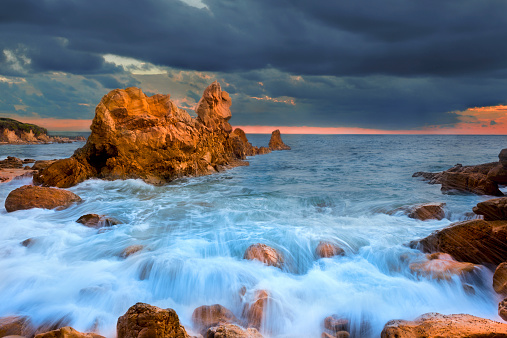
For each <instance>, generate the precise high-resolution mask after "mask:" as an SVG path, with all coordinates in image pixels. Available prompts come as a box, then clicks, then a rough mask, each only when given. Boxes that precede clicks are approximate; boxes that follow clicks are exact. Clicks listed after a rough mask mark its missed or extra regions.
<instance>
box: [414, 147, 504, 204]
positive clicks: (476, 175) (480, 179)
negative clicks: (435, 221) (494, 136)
mask: <svg viewBox="0 0 507 338" xmlns="http://www.w3.org/2000/svg"><path fill="white" fill-rule="evenodd" d="M506 154H507V149H502V151H501V152H500V154H499V155H498V158H499V161H498V162H491V163H485V164H479V165H474V166H463V165H461V164H456V165H455V166H454V167H452V168H450V169H448V170H445V171H442V172H438V173H428V172H417V173H415V174H414V175H412V176H413V177H422V178H423V179H425V180H427V181H429V183H430V184H442V188H441V190H442V191H443V192H446V193H452V192H453V191H459V192H472V193H475V194H478V195H492V196H502V195H503V193H502V192H501V191H500V190H499V189H498V185H499V184H501V185H506V184H507V159H506V157H505V155H506Z"/></svg>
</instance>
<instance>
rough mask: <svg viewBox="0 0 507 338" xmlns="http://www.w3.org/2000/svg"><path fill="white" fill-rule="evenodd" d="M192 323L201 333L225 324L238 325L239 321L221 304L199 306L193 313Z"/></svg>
mask: <svg viewBox="0 0 507 338" xmlns="http://www.w3.org/2000/svg"><path fill="white" fill-rule="evenodd" d="M192 322H193V323H194V325H195V326H196V327H197V328H198V329H199V331H201V332H203V333H204V332H206V330H207V329H209V328H210V327H212V326H217V325H220V324H223V323H237V322H238V319H237V318H236V316H234V314H233V313H232V312H231V311H230V310H229V309H227V308H226V307H224V306H222V305H220V304H214V305H203V306H199V307H198V308H197V309H195V310H194V312H193V313H192Z"/></svg>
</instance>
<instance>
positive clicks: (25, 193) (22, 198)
mask: <svg viewBox="0 0 507 338" xmlns="http://www.w3.org/2000/svg"><path fill="white" fill-rule="evenodd" d="M75 202H81V198H80V197H79V196H78V195H76V194H74V193H73V192H70V191H67V190H63V189H57V188H47V187H38V186H33V185H24V186H22V187H20V188H17V189H14V190H13V191H11V192H10V193H9V195H8V196H7V198H6V200H5V209H6V210H7V211H8V212H12V211H16V210H26V209H32V208H43V209H55V208H58V209H59V210H60V209H65V208H68V207H69V206H70V205H71V204H73V203H75Z"/></svg>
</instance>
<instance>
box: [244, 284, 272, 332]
mask: <svg viewBox="0 0 507 338" xmlns="http://www.w3.org/2000/svg"><path fill="white" fill-rule="evenodd" d="M268 299H269V293H268V292H267V291H266V290H258V291H256V292H255V294H254V301H253V303H252V304H250V305H247V306H246V307H245V309H244V310H243V315H244V316H245V317H246V319H247V321H248V327H255V328H256V329H259V328H260V327H261V324H262V319H263V317H264V311H265V307H266V305H267V302H268Z"/></svg>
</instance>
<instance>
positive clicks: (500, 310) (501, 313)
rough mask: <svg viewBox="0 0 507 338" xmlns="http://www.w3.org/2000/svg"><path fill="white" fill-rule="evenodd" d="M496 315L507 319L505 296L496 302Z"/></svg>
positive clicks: (506, 299)
mask: <svg viewBox="0 0 507 338" xmlns="http://www.w3.org/2000/svg"><path fill="white" fill-rule="evenodd" d="M498 315H499V316H500V318H502V319H503V320H505V321H507V298H504V300H502V301H501V302H500V303H498Z"/></svg>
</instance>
